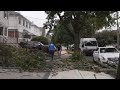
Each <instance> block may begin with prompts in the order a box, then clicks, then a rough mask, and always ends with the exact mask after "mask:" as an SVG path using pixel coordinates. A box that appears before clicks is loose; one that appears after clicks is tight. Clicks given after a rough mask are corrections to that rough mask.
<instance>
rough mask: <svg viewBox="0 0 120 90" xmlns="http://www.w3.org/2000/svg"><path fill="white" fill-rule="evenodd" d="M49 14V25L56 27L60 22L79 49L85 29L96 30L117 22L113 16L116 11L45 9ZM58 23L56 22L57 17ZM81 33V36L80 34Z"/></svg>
mask: <svg viewBox="0 0 120 90" xmlns="http://www.w3.org/2000/svg"><path fill="white" fill-rule="evenodd" d="M45 12H46V13H47V14H48V17H47V19H48V23H49V24H48V26H49V27H51V28H50V29H52V27H55V26H56V25H57V24H58V23H59V24H60V25H62V26H63V27H64V30H66V31H67V33H68V34H69V35H70V36H71V37H72V38H73V40H74V43H75V49H76V50H77V49H79V43H80V37H81V36H82V33H83V31H86V32H92V34H94V32H95V31H96V30H99V29H102V28H103V27H109V26H112V25H113V24H115V22H114V19H113V17H112V16H111V14H112V13H114V11H45ZM57 17H59V19H58V23H56V19H57ZM80 35H81V36H80Z"/></svg>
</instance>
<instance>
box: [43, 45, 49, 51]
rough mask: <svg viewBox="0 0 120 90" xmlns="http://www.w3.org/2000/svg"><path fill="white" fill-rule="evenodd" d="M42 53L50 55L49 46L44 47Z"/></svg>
mask: <svg viewBox="0 0 120 90" xmlns="http://www.w3.org/2000/svg"><path fill="white" fill-rule="evenodd" d="M42 51H43V52H45V53H49V49H48V45H45V46H43V48H42Z"/></svg>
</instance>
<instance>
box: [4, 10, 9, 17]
mask: <svg viewBox="0 0 120 90" xmlns="http://www.w3.org/2000/svg"><path fill="white" fill-rule="evenodd" d="M4 18H6V19H8V11H4Z"/></svg>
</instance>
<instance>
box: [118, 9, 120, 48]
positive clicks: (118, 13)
mask: <svg viewBox="0 0 120 90" xmlns="http://www.w3.org/2000/svg"><path fill="white" fill-rule="evenodd" d="M118 14H119V12H118V11H117V48H118V49H119V41H120V40H119V23H118Z"/></svg>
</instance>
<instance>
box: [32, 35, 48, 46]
mask: <svg viewBox="0 0 120 90" xmlns="http://www.w3.org/2000/svg"><path fill="white" fill-rule="evenodd" d="M31 41H39V42H41V43H43V44H45V45H48V43H49V41H48V39H47V38H46V37H43V36H36V37H34V38H32V40H31Z"/></svg>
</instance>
